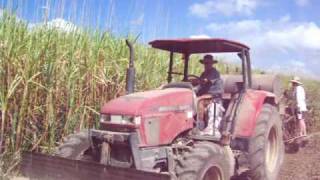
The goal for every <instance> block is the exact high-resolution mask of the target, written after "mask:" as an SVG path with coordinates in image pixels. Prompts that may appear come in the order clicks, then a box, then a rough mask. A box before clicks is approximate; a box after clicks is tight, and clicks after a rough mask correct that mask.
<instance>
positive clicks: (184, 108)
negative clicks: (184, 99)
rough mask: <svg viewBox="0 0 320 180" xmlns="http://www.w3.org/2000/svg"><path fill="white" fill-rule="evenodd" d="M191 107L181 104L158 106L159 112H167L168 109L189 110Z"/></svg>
mask: <svg viewBox="0 0 320 180" xmlns="http://www.w3.org/2000/svg"><path fill="white" fill-rule="evenodd" d="M191 109H192V107H191V105H181V106H160V107H159V108H158V111H159V112H168V111H176V112H180V111H186V110H191Z"/></svg>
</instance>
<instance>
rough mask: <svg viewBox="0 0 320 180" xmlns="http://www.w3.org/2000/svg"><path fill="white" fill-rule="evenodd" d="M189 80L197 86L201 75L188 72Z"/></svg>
mask: <svg viewBox="0 0 320 180" xmlns="http://www.w3.org/2000/svg"><path fill="white" fill-rule="evenodd" d="M187 81H188V82H191V84H192V85H193V86H196V85H198V84H199V83H200V81H201V79H200V77H199V76H196V75H193V74H188V75H187Z"/></svg>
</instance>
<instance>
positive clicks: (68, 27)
mask: <svg viewBox="0 0 320 180" xmlns="http://www.w3.org/2000/svg"><path fill="white" fill-rule="evenodd" d="M47 26H48V27H49V28H55V29H58V30H61V31H64V32H73V31H76V30H77V29H78V28H77V26H76V25H75V24H73V23H72V22H70V21H66V20H64V19H61V18H56V19H53V20H51V21H49V22H48V23H47Z"/></svg>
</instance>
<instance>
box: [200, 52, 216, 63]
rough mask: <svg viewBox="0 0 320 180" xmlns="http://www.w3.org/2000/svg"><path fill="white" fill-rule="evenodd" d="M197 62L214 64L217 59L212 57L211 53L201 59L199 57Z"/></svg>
mask: <svg viewBox="0 0 320 180" xmlns="http://www.w3.org/2000/svg"><path fill="white" fill-rule="evenodd" d="M199 62H200V63H201V64H207V63H211V64H215V63H218V61H217V60H215V59H213V56H212V55H209V54H208V55H205V56H204V57H203V59H200V60H199Z"/></svg>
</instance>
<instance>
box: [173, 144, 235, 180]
mask: <svg viewBox="0 0 320 180" xmlns="http://www.w3.org/2000/svg"><path fill="white" fill-rule="evenodd" d="M175 172H176V175H177V178H178V179H179V180H207V179H210V180H211V179H212V180H229V179H230V177H231V176H232V175H233V173H234V157H233V153H232V151H231V149H230V148H229V147H227V146H226V147H223V146H220V145H218V144H215V143H211V142H205V141H203V142H197V143H195V144H194V148H193V149H191V150H190V151H187V152H184V154H183V155H182V158H179V160H177V164H176V168H175Z"/></svg>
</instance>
